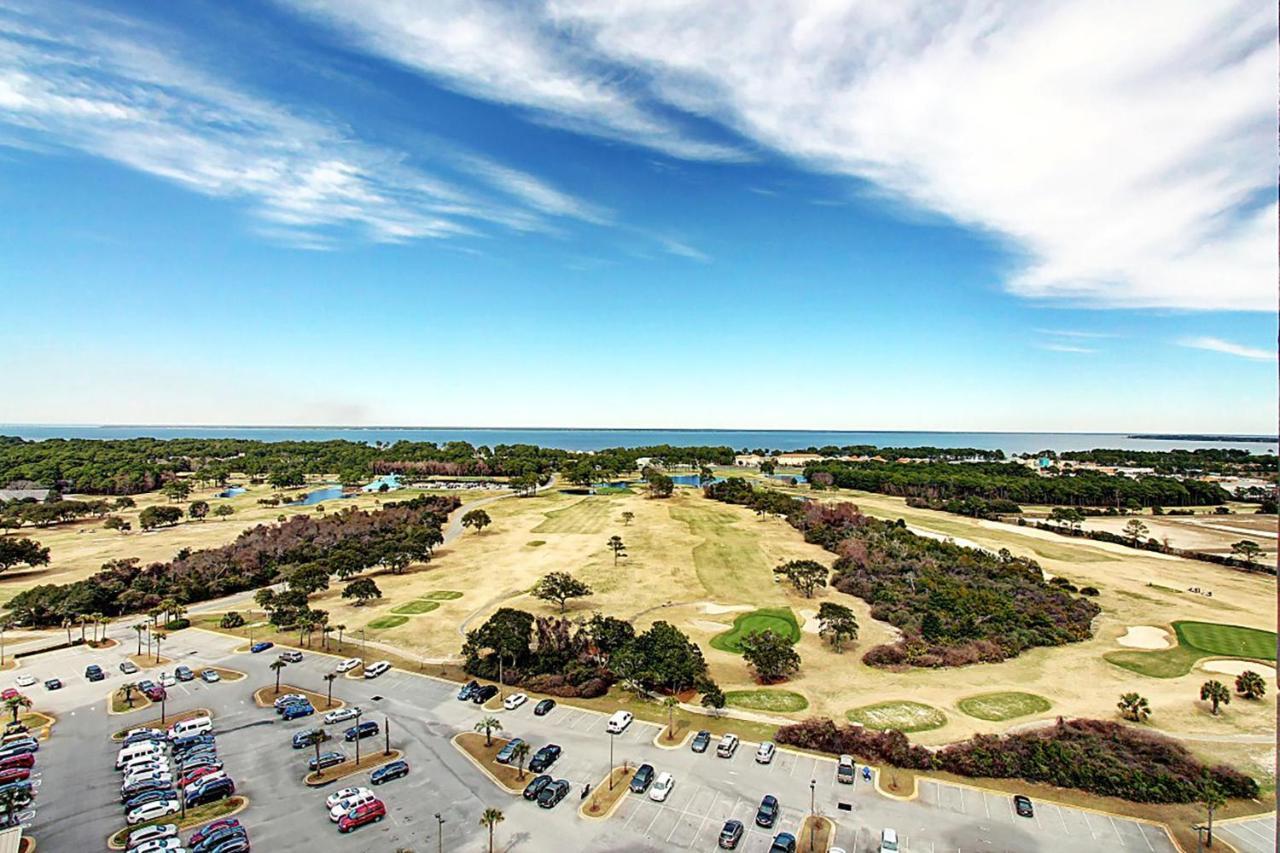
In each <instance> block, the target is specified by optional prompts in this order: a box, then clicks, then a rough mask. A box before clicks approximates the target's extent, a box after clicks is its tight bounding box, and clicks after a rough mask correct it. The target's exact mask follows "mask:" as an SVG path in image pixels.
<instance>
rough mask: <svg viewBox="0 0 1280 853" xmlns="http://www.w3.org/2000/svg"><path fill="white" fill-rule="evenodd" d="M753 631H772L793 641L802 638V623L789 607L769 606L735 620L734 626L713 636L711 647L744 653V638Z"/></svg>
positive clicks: (738, 653) (736, 653) (744, 614)
mask: <svg viewBox="0 0 1280 853" xmlns="http://www.w3.org/2000/svg"><path fill="white" fill-rule="evenodd" d="M752 631H772V632H773V633H775V634H781V635H782V636H784V637H786V638H787V639H788V640H790V641H791V642H793V643H794V642H797V641H798V640H799V639H800V623H799V622H797V621H796V615H795V614H794V613H792V612H791V608H789V607H767V608H762V609H760V610H753V611H751V612H750V613H743V614H741V615H740V616H738V618H737V619H734V620H733V628H731V629H730V630H728V631H725V632H724V633H723V634H717V635H716V636H714V637H712V638H711V648H713V649H719V650H720V651H722V652H732V653H733V654H735V655H740V654H742V638H743V637H745V636H746V635H747V634H750V633H751V632H752Z"/></svg>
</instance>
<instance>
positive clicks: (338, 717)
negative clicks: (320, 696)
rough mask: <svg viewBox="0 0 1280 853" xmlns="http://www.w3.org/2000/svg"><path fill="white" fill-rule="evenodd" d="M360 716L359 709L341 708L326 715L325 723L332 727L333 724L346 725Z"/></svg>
mask: <svg viewBox="0 0 1280 853" xmlns="http://www.w3.org/2000/svg"><path fill="white" fill-rule="evenodd" d="M358 716H360V709H359V708H339V709H338V710H336V711H330V712H329V713H327V714H325V715H324V721H325V724H326V725H332V724H333V723H345V722H346V721H347V720H354V719H355V718H356V717H358Z"/></svg>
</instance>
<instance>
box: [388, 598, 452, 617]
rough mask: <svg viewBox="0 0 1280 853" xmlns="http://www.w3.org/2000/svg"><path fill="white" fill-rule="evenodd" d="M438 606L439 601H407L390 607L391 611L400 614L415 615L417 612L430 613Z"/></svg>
mask: <svg viewBox="0 0 1280 853" xmlns="http://www.w3.org/2000/svg"><path fill="white" fill-rule="evenodd" d="M439 606H440V602H438V601H422V600H418V601H407V602H405V603H404V604H400V605H397V606H395V607H393V608H391V612H392V613H397V614H399V615H401V616H417V615H418V614H419V613H430V612H431V611H432V610H435V609H436V608H437V607H439Z"/></svg>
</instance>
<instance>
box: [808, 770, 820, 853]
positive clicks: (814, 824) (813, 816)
mask: <svg viewBox="0 0 1280 853" xmlns="http://www.w3.org/2000/svg"><path fill="white" fill-rule="evenodd" d="M817 787H818V780H817V779H810V780H809V849H810V850H812V849H813V834H814V833H815V832H816V831H817V829H818V820H817V817H818V813H817V809H816V807H815V799H814V798H815V796H816V790H817Z"/></svg>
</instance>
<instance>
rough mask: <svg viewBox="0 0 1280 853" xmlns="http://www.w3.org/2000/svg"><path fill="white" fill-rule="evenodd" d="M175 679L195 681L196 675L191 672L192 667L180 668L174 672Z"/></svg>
mask: <svg viewBox="0 0 1280 853" xmlns="http://www.w3.org/2000/svg"><path fill="white" fill-rule="evenodd" d="M173 677H174V678H176V679H178V680H179V681H194V680H195V677H196V674H195V673H194V672H192V671H191V667H189V666H180V667H178V668H177V669H175V670H174V671H173Z"/></svg>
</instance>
